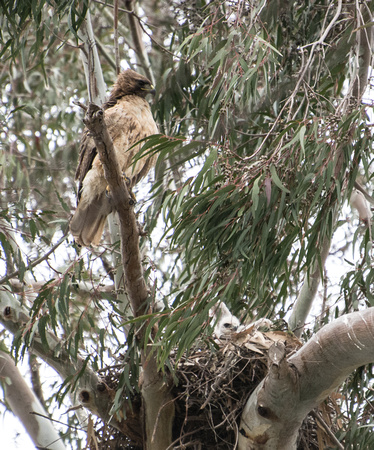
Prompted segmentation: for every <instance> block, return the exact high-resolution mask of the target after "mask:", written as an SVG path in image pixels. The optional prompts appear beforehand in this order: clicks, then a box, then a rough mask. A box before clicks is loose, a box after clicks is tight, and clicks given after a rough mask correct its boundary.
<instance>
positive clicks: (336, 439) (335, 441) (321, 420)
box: [310, 411, 344, 450]
mask: <svg viewBox="0 0 374 450" xmlns="http://www.w3.org/2000/svg"><path fill="white" fill-rule="evenodd" d="M310 415H311V416H313V417H314V419H315V420H316V421H317V422H319V423H320V425H321V426H322V428H323V429H324V430H325V432H326V434H328V436H329V437H330V438H331V439H332V441H333V442H334V444H335V445H336V446H337V447H338V448H340V449H342V450H344V446H343V445H342V444H341V443H340V441H339V439H338V438H337V437H336V436H335V434H334V433H333V432H332V431H331V430H330V427H329V426H328V425H327V423H326V422H325V421H324V420H323V419H322V417H321V416H320V415H319V414H318V413H316V412H315V411H311V412H310Z"/></svg>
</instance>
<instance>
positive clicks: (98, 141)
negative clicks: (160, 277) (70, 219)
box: [84, 104, 174, 450]
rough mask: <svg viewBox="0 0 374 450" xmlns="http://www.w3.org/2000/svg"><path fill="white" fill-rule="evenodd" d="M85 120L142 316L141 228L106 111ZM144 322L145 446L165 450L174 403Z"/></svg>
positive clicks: (93, 108)
mask: <svg viewBox="0 0 374 450" xmlns="http://www.w3.org/2000/svg"><path fill="white" fill-rule="evenodd" d="M84 122H85V125H86V126H87V128H88V129H89V131H90V133H91V135H92V137H93V139H94V141H95V145H96V148H97V151H98V154H99V158H100V161H101V164H102V166H103V170H104V175H105V178H106V181H107V183H108V185H109V189H110V194H111V200H112V204H113V207H114V209H115V210H116V211H117V213H118V217H119V222H120V228H121V244H122V261H123V268H124V277H125V287H126V291H127V294H128V297H129V301H130V305H131V308H132V312H133V315H134V317H139V316H142V315H144V314H145V313H146V312H147V308H148V307H147V299H148V289H147V285H146V282H145V279H144V276H143V268H142V263H141V254H140V250H139V230H138V226H137V223H136V217H135V214H134V209H133V200H132V198H131V196H130V194H129V192H128V190H127V186H126V184H125V183H124V181H123V179H122V177H121V175H120V171H119V166H118V161H117V157H116V154H115V152H114V148H113V142H112V140H111V138H110V136H109V133H108V130H107V127H106V124H105V121H104V111H103V110H102V109H101V108H100V107H98V106H97V105H93V104H90V105H89V107H88V110H87V113H86V116H85V120H84ZM142 325H144V324H142ZM142 325H141V326H140V328H139V330H138V333H137V338H138V339H139V341H140V343H141V348H142V352H141V356H142V358H141V359H142V368H143V372H142V383H141V387H142V396H143V400H144V403H145V428H146V437H145V443H144V448H146V449H152V450H158V449H160V450H164V449H165V448H167V447H168V446H169V445H170V443H171V441H172V433H171V432H172V423H173V417H174V403H173V399H172V397H171V395H170V383H169V382H168V381H167V380H165V379H164V378H163V377H162V376H161V374H160V373H159V371H158V370H157V362H156V357H155V354H154V353H152V352H151V349H150V348H149V347H148V346H147V345H146V343H145V342H144V341H145V339H146V338H147V337H146V336H145V334H144V333H145V327H144V326H142ZM144 349H145V350H144Z"/></svg>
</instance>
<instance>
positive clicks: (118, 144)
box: [70, 69, 158, 246]
mask: <svg viewBox="0 0 374 450" xmlns="http://www.w3.org/2000/svg"><path fill="white" fill-rule="evenodd" d="M154 93H155V90H154V87H153V86H152V84H151V82H150V81H149V80H148V79H147V78H146V77H144V76H142V75H140V74H138V73H136V72H134V71H133V70H130V69H129V70H125V71H124V72H122V73H120V74H119V75H118V78H117V80H116V82H115V84H114V86H113V89H112V91H111V94H110V97H109V100H108V101H107V102H106V103H105V104H104V105H103V109H104V120H105V123H106V126H107V128H108V132H109V135H110V137H111V138H112V141H113V147H114V150H115V152H116V156H117V160H118V163H119V167H120V170H121V171H122V173H123V174H124V175H125V176H126V178H127V179H128V180H129V186H130V188H131V187H133V186H134V185H135V184H136V183H137V182H138V181H139V180H141V179H142V178H143V177H144V176H145V175H146V174H147V173H148V171H149V170H150V169H151V168H152V167H153V166H154V165H155V162H156V156H155V155H151V156H150V155H146V156H143V157H141V158H139V159H138V160H137V161H136V163H135V164H133V158H134V156H136V154H137V153H138V152H139V150H140V147H141V145H140V144H139V145H136V146H134V147H132V146H133V145H134V144H136V143H137V142H138V141H139V140H141V139H143V138H145V137H147V136H150V135H152V134H157V133H158V129H157V125H156V123H155V121H154V119H153V117H152V113H151V108H150V106H149V103H148V102H147V100H146V99H145V97H146V95H147V94H154ZM131 147H132V148H131ZM75 179H76V180H78V182H79V186H78V203H77V209H76V211H75V213H74V215H73V217H72V219H71V222H70V231H71V233H72V235H73V236H74V239H75V241H76V242H77V243H78V244H79V245H84V246H89V245H99V243H100V240H101V235H102V233H103V229H104V225H105V222H106V218H107V216H108V215H109V214H110V213H111V212H112V206H111V202H110V196H109V195H108V192H107V182H106V180H105V177H104V170H103V167H102V165H101V162H100V160H99V157H98V155H97V150H96V147H95V142H94V140H93V138H92V137H91V136H90V134H89V131H88V130H87V129H85V130H84V131H83V136H82V139H81V143H80V152H79V161H78V167H77V171H76V173H75Z"/></svg>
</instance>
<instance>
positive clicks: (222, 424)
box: [91, 330, 339, 450]
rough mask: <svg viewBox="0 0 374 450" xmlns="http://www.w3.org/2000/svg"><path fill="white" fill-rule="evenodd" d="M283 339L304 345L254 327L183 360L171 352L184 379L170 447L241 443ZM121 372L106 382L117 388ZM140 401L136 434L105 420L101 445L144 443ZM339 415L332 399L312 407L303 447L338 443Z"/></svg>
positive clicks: (177, 391)
mask: <svg viewBox="0 0 374 450" xmlns="http://www.w3.org/2000/svg"><path fill="white" fill-rule="evenodd" d="M279 340H282V342H285V343H286V349H287V352H288V353H290V352H292V351H294V350H295V349H297V348H298V347H299V346H300V342H299V341H298V340H297V339H295V338H292V337H290V335H289V334H287V333H284V332H267V333H262V332H260V331H258V330H249V331H245V332H242V333H236V334H235V336H233V338H232V339H230V340H229V341H227V340H226V341H218V342H211V343H210V344H209V343H208V345H207V344H205V347H203V346H202V345H200V346H199V347H196V348H194V349H192V350H190V352H189V353H188V354H185V355H184V356H183V357H182V358H181V359H180V360H179V361H178V363H177V362H176V352H175V354H171V355H170V362H171V365H173V364H175V365H176V367H177V369H176V372H175V377H176V379H177V380H178V382H177V383H176V385H175V386H174V388H173V391H172V394H173V396H174V398H175V418H174V424H173V439H174V441H173V443H172V445H171V446H170V448H171V449H185V448H188V449H206V450H209V449H215V450H220V449H222V450H223V449H226V450H229V449H234V448H236V444H237V441H238V434H239V422H240V416H241V413H242V411H243V408H244V405H245V404H246V402H247V400H248V398H249V396H250V394H251V393H252V391H253V390H254V389H255V388H256V387H257V385H258V384H259V383H260V381H261V380H262V379H263V378H264V377H265V376H266V374H267V352H268V349H269V348H270V346H271V345H272V344H273V343H274V342H276V341H279ZM119 375H120V373H119V372H117V373H115V374H114V373H113V372H110V373H109V372H108V375H107V377H106V382H107V383H109V384H110V385H111V387H114V385H115V382H116V379H117V381H118V378H119ZM134 402H135V404H136V405H137V407H136V408H135V409H134V411H135V410H136V411H138V413H139V416H138V417H136V416H135V417H132V418H131V425H130V424H129V428H131V431H132V433H131V435H130V433H129V434H128V435H127V436H124V435H123V434H122V433H120V432H119V431H117V430H115V429H113V428H111V427H109V426H107V425H103V423H102V422H100V421H99V422H98V423H97V424H96V427H95V429H96V437H97V442H96V444H98V448H99V449H100V450H112V449H120V448H126V449H134V450H138V449H142V448H143V445H142V442H141V440H140V439H138V438H136V437H135V436H141V435H142V431H141V423H142V420H141V416H140V414H141V413H140V411H141V408H140V403H141V400H140V397H136V398H134V399H133V403H134ZM338 414H339V411H338V407H337V406H336V404H333V403H332V401H331V400H330V401H326V402H325V403H324V404H323V405H322V406H321V407H320V408H319V409H318V410H315V411H312V412H311V413H310V414H309V415H308V416H307V418H306V419H305V420H304V423H303V426H302V427H301V429H300V436H299V445H298V450H304V449H305V450H306V449H308V450H314V449H315V450H318V449H321V448H325V447H326V446H329V445H334V442H333V439H334V437H333V432H335V431H336V429H335V426H334V424H336V423H337V420H336V418H337V416H338ZM331 429H332V430H331ZM335 444H336V442H335ZM91 448H94V447H91ZM95 448H97V447H95Z"/></svg>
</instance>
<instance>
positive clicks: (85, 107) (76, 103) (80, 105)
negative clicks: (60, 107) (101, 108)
mask: <svg viewBox="0 0 374 450" xmlns="http://www.w3.org/2000/svg"><path fill="white" fill-rule="evenodd" d="M73 103H74V105H77V106H79V107H80V108H82V109H83V111H87V106H86V105H84V104H83V103H81V102H78V101H75V100H74V101H73Z"/></svg>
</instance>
